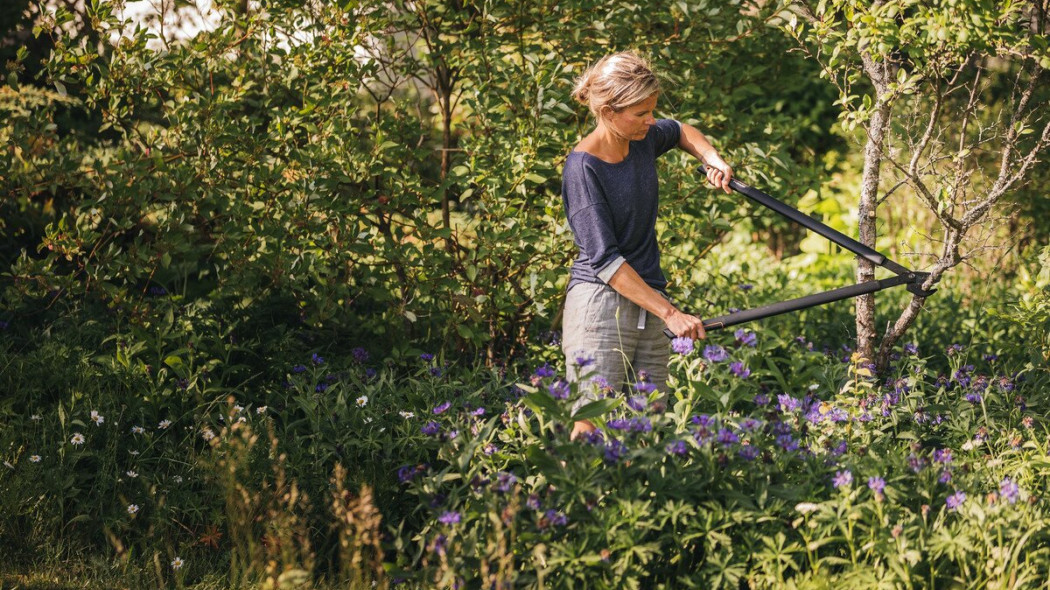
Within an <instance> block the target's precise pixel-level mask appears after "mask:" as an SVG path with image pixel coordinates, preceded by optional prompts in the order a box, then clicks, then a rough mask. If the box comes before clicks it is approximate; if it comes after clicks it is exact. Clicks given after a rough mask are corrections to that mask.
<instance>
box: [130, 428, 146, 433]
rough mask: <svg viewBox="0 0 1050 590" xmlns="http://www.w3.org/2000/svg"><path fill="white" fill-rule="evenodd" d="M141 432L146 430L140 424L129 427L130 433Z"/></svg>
mask: <svg viewBox="0 0 1050 590" xmlns="http://www.w3.org/2000/svg"><path fill="white" fill-rule="evenodd" d="M143 432H146V429H145V428H143V427H141V426H132V427H131V434H142V433H143Z"/></svg>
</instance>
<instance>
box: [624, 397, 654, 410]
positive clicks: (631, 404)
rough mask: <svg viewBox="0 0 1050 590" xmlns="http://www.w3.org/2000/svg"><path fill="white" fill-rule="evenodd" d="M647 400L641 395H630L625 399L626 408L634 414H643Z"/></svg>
mask: <svg viewBox="0 0 1050 590" xmlns="http://www.w3.org/2000/svg"><path fill="white" fill-rule="evenodd" d="M648 404H649V399H648V398H646V397H645V396H643V395H632V396H629V397H628V398H627V407H628V408H631V409H632V410H634V411H635V412H644V411H645V408H646V406H647V405H648Z"/></svg>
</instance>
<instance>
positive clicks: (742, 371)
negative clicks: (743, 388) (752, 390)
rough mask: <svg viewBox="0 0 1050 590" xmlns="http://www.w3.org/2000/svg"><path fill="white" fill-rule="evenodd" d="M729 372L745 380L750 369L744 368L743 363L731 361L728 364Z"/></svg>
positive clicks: (749, 373) (749, 374)
mask: <svg viewBox="0 0 1050 590" xmlns="http://www.w3.org/2000/svg"><path fill="white" fill-rule="evenodd" d="M729 372H731V373H732V374H734V375H736V376H737V377H739V378H741V379H747V378H748V377H749V376H751V369H748V368H747V367H745V366H744V363H742V362H740V361H733V362H731V363H729Z"/></svg>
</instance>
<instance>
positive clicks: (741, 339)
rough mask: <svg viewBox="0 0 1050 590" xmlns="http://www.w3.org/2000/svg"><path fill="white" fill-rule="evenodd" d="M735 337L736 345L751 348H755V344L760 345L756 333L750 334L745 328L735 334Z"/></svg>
mask: <svg viewBox="0 0 1050 590" xmlns="http://www.w3.org/2000/svg"><path fill="white" fill-rule="evenodd" d="M733 336H735V337H736V343H737V345H738V346H750V347H752V348H754V346H755V344H757V343H758V337H757V336H755V333H754V332H748V331H747V330H744V329H743V328H741V329H739V330H737V331H736V332H734V333H733Z"/></svg>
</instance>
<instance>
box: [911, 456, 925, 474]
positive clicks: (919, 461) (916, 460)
mask: <svg viewBox="0 0 1050 590" xmlns="http://www.w3.org/2000/svg"><path fill="white" fill-rule="evenodd" d="M908 467H910V468H911V470H912V471H914V472H915V473H918V472H920V471H922V470H923V469H925V468H926V459H925V458H923V457H920V456H918V455H916V454H915V453H912V454H910V455H908Z"/></svg>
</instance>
